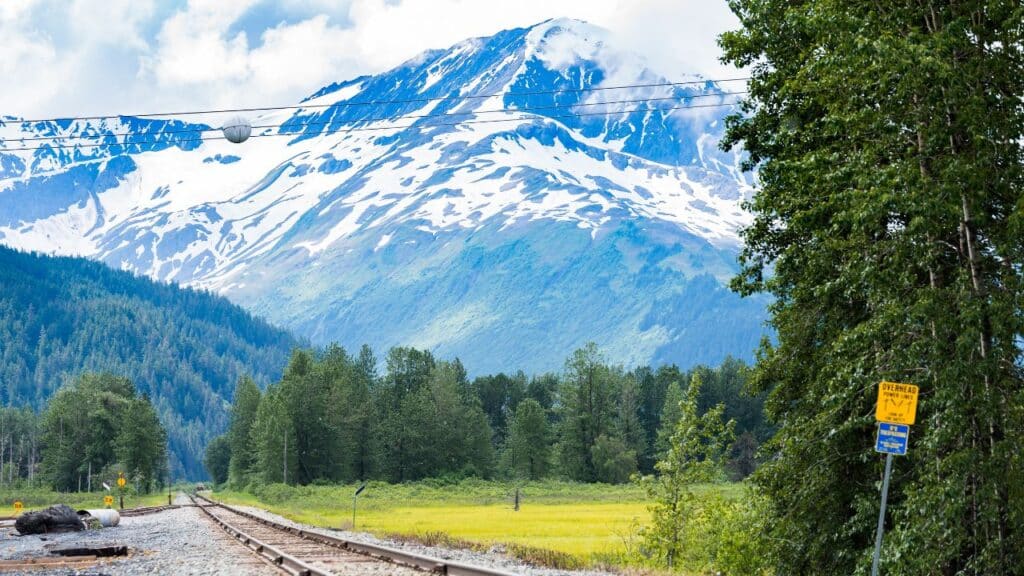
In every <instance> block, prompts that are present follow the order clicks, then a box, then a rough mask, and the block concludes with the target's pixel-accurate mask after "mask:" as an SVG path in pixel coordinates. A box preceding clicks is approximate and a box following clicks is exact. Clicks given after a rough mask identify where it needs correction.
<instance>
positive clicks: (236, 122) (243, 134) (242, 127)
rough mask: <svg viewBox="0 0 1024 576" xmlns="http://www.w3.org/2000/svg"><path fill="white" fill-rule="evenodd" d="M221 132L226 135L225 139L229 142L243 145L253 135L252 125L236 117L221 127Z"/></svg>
mask: <svg viewBox="0 0 1024 576" xmlns="http://www.w3.org/2000/svg"><path fill="white" fill-rule="evenodd" d="M221 132H223V133H224V137H225V138H227V139H228V142H234V143H235V144H241V143H242V142H245V141H246V140H248V139H249V135H250V134H252V124H250V123H249V121H248V120H247V119H245V118H243V117H241V116H235V117H234V118H232V119H230V120H228V121H227V122H225V123H224V126H223V127H221Z"/></svg>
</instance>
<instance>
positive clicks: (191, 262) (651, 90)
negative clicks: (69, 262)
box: [0, 20, 765, 372]
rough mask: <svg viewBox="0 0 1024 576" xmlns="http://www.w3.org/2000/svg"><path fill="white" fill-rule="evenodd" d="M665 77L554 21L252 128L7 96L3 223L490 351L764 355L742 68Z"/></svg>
mask: <svg viewBox="0 0 1024 576" xmlns="http://www.w3.org/2000/svg"><path fill="white" fill-rule="evenodd" d="M666 83H667V81H666V80H665V79H664V78H663V77H661V76H659V75H657V74H656V73H654V72H652V71H650V70H648V69H647V68H646V67H645V66H644V64H643V61H642V60H641V59H640V58H639V57H637V56H634V55H629V54H625V53H622V52H618V51H616V50H615V49H614V47H613V46H611V45H609V41H608V38H607V35H606V34H605V33H604V31H602V30H601V29H599V28H596V27H593V26H590V25H587V24H585V23H582V22H578V21H573V20H552V21H548V22H544V23H541V24H538V25H536V26H533V27H530V28H523V29H513V30H507V31H504V32H500V33H498V34H496V35H494V36H491V37H488V38H474V39H471V40H467V41H464V42H461V43H459V44H456V45H455V46H452V47H451V48H448V49H447V50H431V51H427V52H424V53H422V54H420V55H419V56H417V57H415V58H413V59H412V60H409V61H408V62H406V63H404V64H402V65H401V66H399V67H397V68H395V69H393V70H390V71H388V72H385V73H382V74H380V75H377V76H367V77H361V78H356V79H353V80H349V81H346V82H340V83H337V84H333V85H331V86H327V87H325V88H323V89H321V90H319V91H318V92H316V93H315V94H313V95H312V96H310V97H309V98H307V99H306V100H304V101H303V102H302V103H301V106H302V107H301V108H297V109H296V108H291V109H284V110H274V111H267V112H266V113H263V114H260V115H256V116H253V117H252V118H251V121H252V123H253V125H254V131H253V134H254V137H253V138H251V139H249V140H248V141H247V142H245V143H243V144H238V145H236V144H231V143H229V142H227V141H225V140H222V139H210V140H201V139H200V138H201V137H202V138H215V137H217V136H218V135H219V133H217V132H209V131H208V132H202V133H200V132H198V131H199V130H206V129H209V128H210V127H211V126H215V125H220V123H221V122H223V121H224V120H226V118H224V117H211V118H202V122H198V121H193V120H192V119H191V118H193V117H181V118H170V119H152V118H146V119H143V118H130V117H122V118H118V119H109V120H102V121H98V120H91V121H55V122H54V121H49V122H25V121H21V120H19V119H15V118H9V117H8V118H4V119H3V121H2V123H0V124H2V126H0V137H2V138H3V142H2V144H0V242H3V243H6V244H8V245H11V246H15V247H19V248H24V249H33V250H39V251H43V252H47V253H60V254H76V255H85V256H89V257H92V258H96V259H99V260H102V261H104V262H106V263H108V264H110V265H111V266H115V267H119V268H124V269H128V270H133V271H136V272H138V273H141V274H145V275H148V276H151V277H154V278H157V279H161V280H168V281H175V282H178V283H182V284H188V285H194V286H201V287H205V288H209V289H211V290H214V291H217V292H220V293H222V294H224V295H226V296H228V297H229V298H231V299H232V300H234V301H236V302H238V303H240V304H242V305H244V306H246V307H248V308H250V309H252V310H254V311H256V312H257V313H260V314H262V315H264V316H266V317H267V318H269V319H270V320H272V321H274V322H277V323H279V324H281V325H284V326H287V327H289V328H292V329H293V330H295V331H296V332H297V333H298V334H301V335H304V336H307V337H309V338H311V339H312V340H313V341H314V342H317V343H326V342H329V341H338V342H340V343H342V344H343V345H346V346H348V347H352V346H358V345H359V344H361V343H364V342H366V343H369V344H371V345H372V346H374V347H375V348H376V349H378V350H380V349H384V348H387V347H389V346H392V345H412V346H417V347H426V348H430V349H433V350H435V351H436V352H437V353H438V354H440V355H442V356H456V355H457V356H459V357H460V358H461V359H462V360H463V361H464V363H465V364H466V365H467V366H468V367H469V368H470V369H471V370H473V371H474V372H488V371H497V370H510V369H517V368H523V369H526V370H528V371H539V370H549V369H557V368H558V367H559V366H560V365H561V362H562V360H563V359H564V358H565V357H566V356H567V355H568V353H569V352H571V350H572V349H573V348H574V347H576V346H578V345H581V344H582V343H584V342H586V341H588V340H594V341H596V342H598V343H599V344H600V345H602V346H603V347H604V348H605V350H606V351H607V352H608V353H609V355H610V356H611V357H612V358H613V359H615V360H618V361H622V362H627V363H632V362H649V361H653V362H678V363H680V364H684V365H689V364H693V363H696V362H717V361H718V360H720V359H721V358H722V357H723V356H724V355H726V354H730V353H731V354H733V355H739V356H744V357H749V356H750V355H751V354H752V351H753V348H754V347H755V345H756V343H757V341H758V340H759V339H760V337H761V335H762V333H763V332H764V330H765V329H764V327H763V325H762V322H763V318H764V302H763V301H762V300H757V299H753V300H741V299H740V298H738V297H737V296H735V295H733V294H731V293H730V292H729V291H728V290H727V289H726V288H725V287H724V284H723V283H724V282H725V281H726V280H727V279H728V278H729V277H730V275H731V274H732V273H733V272H734V271H735V266H736V265H735V255H736V251H737V249H738V246H739V239H738V236H737V230H738V228H739V227H741V226H742V225H743V224H744V223H746V222H747V221H748V215H747V214H745V213H744V212H743V210H742V208H741V201H742V200H743V199H744V198H745V197H748V196H749V195H750V193H751V191H752V184H753V181H752V178H751V176H750V175H749V174H744V173H742V172H741V171H740V169H739V167H738V166H739V163H740V153H739V152H729V153H726V152H722V151H720V150H719V149H718V141H719V140H720V138H721V136H722V134H723V131H724V118H725V116H727V115H728V114H730V113H732V112H733V111H734V107H733V106H730V105H728V104H729V103H732V102H735V101H736V98H737V97H736V96H735V95H732V94H730V92H731V91H732V90H736V89H737V88H736V87H735V86H733V87H729V86H720V85H718V84H715V83H714V82H710V81H702V80H699V79H695V80H694V81H693V82H690V83H686V84H674V85H665V84H666ZM652 84H661V85H659V86H651V85H652ZM637 85H642V86H640V87H637ZM620 86H633V88H614V87H620ZM613 88H614V89H613ZM126 134H128V135H126ZM201 134H202V136H200V135H201ZM55 136H60V137H65V138H66V139H64V140H53V139H51V138H52V137H55ZM71 137H75V138H76V139H73V140H72V139H70V138H71ZM62 143H63V144H65V145H66V144H71V143H74V144H90V145H96V146H92V147H81V146H80V147H78V148H66V147H65V148H60V147H58V146H59V145H60V144H62ZM19 148H20V149H22V150H19ZM26 148H30V149H26Z"/></svg>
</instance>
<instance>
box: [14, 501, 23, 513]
mask: <svg viewBox="0 0 1024 576" xmlns="http://www.w3.org/2000/svg"><path fill="white" fill-rule="evenodd" d="M24 507H25V505H24V504H22V503H21V500H15V501H14V515H15V516H17V515H18V514H21V510H22V508H24Z"/></svg>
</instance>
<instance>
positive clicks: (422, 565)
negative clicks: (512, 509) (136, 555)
mask: <svg viewBox="0 0 1024 576" xmlns="http://www.w3.org/2000/svg"><path fill="white" fill-rule="evenodd" d="M195 497H196V498H199V499H200V500H204V501H206V502H209V503H210V505H211V506H216V507H219V508H223V509H225V510H228V511H230V512H232V513H234V514H238V515H239V516H243V517H245V518H248V519H250V520H254V521H256V522H259V523H260V524H263V525H265V526H269V527H271V528H274V529H276V530H280V531H282V532H288V533H290V534H293V535H295V536H298V537H300V538H303V539H306V540H310V541H312V542H317V543H319V544H325V545H327V546H332V547H335V548H339V549H341V550H345V551H349V552H355V553H357V554H362V555H364V556H370V557H371V558H376V559H378V560H382V561H385V562H391V563H393V564H401V565H403V566H408V567H410V568H416V569H419V570H424V571H427V572H433V573H436V574H448V575H450V576H516V575H515V574H513V573H512V572H505V571H503V570H497V569H494V568H484V567H481V566H473V565H471V564H462V563H459V562H451V561H448V560H441V559H439V558H433V557H431V556H424V555H420V554H412V553H410V552H405V551H403V550H396V549H394V548H388V547H387V546H380V545H377V544H365V543H362V542H354V541H352V540H346V539H344V538H338V537H336V536H328V535H327V534H321V533H319V532H311V531H309V530H302V529H301V528H296V527H294V526H287V525H285V524H280V523H278V522H274V521H272V520H267V519H266V518H263V517H261V516H257V515H256V514H252V513H250V512H246V511H244V510H239V509H238V508H235V507H233V506H229V505H227V504H223V503H221V502H217V501H216V500H212V499H210V498H207V497H205V496H200V495H198V494H197V495H196V496H195ZM199 507H200V508H203V511H204V512H206V513H207V514H210V515H211V516H212V514H211V513H210V512H209V511H208V510H206V509H205V507H204V506H202V505H200V506H199Z"/></svg>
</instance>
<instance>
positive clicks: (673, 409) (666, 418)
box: [654, 374, 700, 460]
mask: <svg viewBox="0 0 1024 576" xmlns="http://www.w3.org/2000/svg"><path fill="white" fill-rule="evenodd" d="M694 378H695V379H696V380H697V382H698V385H699V383H700V376H699V375H698V374H694ZM682 401H683V391H682V390H681V389H680V388H679V383H678V382H672V383H671V384H669V386H668V391H667V392H665V405H664V407H662V409H661V418H660V422H661V426H660V427H659V428H658V438H657V441H656V442H655V444H654V451H655V454H657V456H658V460H664V459H665V455H666V454H668V450H669V448H671V447H672V435H673V434H675V433H676V426H677V425H678V423H679V419H680V418H682V416H683V409H682V408H681V407H680V403H681V402H682Z"/></svg>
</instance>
